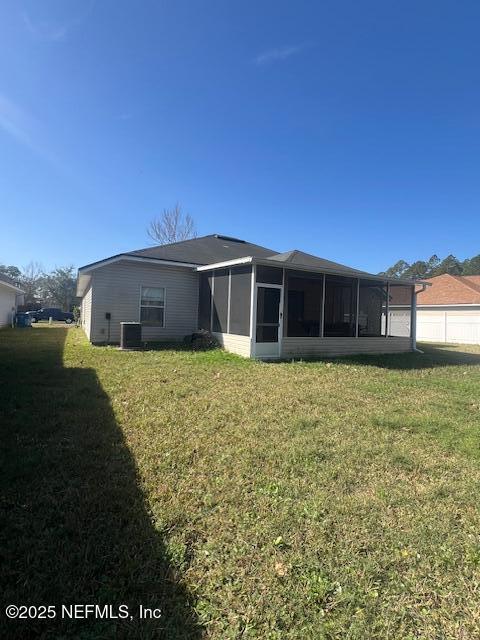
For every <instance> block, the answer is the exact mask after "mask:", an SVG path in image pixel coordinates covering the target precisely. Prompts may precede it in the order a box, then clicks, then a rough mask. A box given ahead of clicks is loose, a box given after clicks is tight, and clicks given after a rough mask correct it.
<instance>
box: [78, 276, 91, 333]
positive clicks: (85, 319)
mask: <svg viewBox="0 0 480 640" xmlns="http://www.w3.org/2000/svg"><path fill="white" fill-rule="evenodd" d="M80 319H81V322H82V327H83V330H84V331H85V333H86V334H87V338H88V339H89V340H90V336H91V333H92V286H91V285H90V286H89V288H88V289H87V291H86V293H85V295H84V296H83V298H82V305H81V308H80Z"/></svg>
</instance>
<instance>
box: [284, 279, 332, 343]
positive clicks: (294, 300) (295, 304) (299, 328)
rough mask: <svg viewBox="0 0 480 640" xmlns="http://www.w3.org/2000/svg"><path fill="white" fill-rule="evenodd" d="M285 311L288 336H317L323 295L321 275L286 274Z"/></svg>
mask: <svg viewBox="0 0 480 640" xmlns="http://www.w3.org/2000/svg"><path fill="white" fill-rule="evenodd" d="M285 295H286V300H287V304H286V311H287V314H286V315H287V330H286V331H287V332H286V335H287V336H288V337H304V336H305V337H317V338H318V337H319V336H320V332H321V313H322V296H323V275H320V274H313V273H312V274H299V273H298V272H289V273H288V274H287V287H286V294H285Z"/></svg>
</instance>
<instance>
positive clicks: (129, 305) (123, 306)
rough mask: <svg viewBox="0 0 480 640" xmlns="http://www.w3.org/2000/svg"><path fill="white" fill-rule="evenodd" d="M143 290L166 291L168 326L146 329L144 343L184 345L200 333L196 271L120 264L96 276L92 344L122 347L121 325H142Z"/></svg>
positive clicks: (130, 263) (143, 331)
mask: <svg viewBox="0 0 480 640" xmlns="http://www.w3.org/2000/svg"><path fill="white" fill-rule="evenodd" d="M142 286H143V287H164V288H165V326H164V327H155V326H150V327H149V326H143V328H142V339H143V340H145V341H146V342H148V341H157V340H158V341H166V342H168V341H181V340H182V339H183V338H184V337H185V336H186V335H188V334H191V333H193V332H194V331H196V329H197V319H198V274H197V273H196V272H195V271H194V270H193V269H192V268H190V267H183V268H182V267H171V266H165V265H158V266H157V265H155V264H140V263H136V262H130V261H120V262H115V263H112V264H109V265H106V266H104V267H100V268H98V269H95V271H93V272H92V288H93V300H92V332H91V336H90V340H91V341H92V342H107V341H109V342H112V343H118V342H120V322H139V321H140V290H141V287H142ZM107 312H109V313H111V321H110V337H108V320H106V318H105V314H106V313H107Z"/></svg>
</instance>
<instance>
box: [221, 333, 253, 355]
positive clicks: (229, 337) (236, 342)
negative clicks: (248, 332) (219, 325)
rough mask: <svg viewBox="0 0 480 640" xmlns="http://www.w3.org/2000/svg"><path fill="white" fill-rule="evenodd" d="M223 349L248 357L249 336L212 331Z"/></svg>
mask: <svg viewBox="0 0 480 640" xmlns="http://www.w3.org/2000/svg"><path fill="white" fill-rule="evenodd" d="M213 336H214V337H215V338H216V339H217V340H218V342H219V343H220V345H221V346H222V347H223V348H224V349H225V351H230V352H231V353H236V354H238V355H239V356H243V357H244V358H250V345H251V342H250V336H239V335H236V334H234V333H213Z"/></svg>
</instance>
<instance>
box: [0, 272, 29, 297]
mask: <svg viewBox="0 0 480 640" xmlns="http://www.w3.org/2000/svg"><path fill="white" fill-rule="evenodd" d="M0 284H4V285H6V286H7V287H8V288H9V289H15V290H16V291H17V293H25V291H23V289H20V287H19V286H18V285H17V284H16V283H15V280H12V278H10V277H9V276H6V275H5V274H4V273H0Z"/></svg>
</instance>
